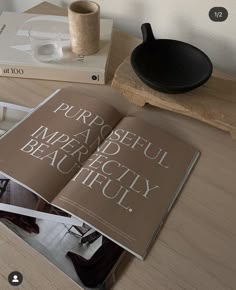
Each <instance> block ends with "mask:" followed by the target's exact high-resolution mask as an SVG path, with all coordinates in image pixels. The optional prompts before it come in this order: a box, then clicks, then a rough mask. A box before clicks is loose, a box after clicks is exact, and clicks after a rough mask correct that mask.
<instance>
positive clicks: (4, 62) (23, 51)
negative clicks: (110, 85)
mask: <svg viewBox="0 0 236 290" xmlns="http://www.w3.org/2000/svg"><path fill="white" fill-rule="evenodd" d="M40 21H41V22H44V23H45V22H47V23H48V25H49V27H50V26H51V25H54V26H55V25H56V26H57V27H58V29H59V31H60V35H61V41H62V48H63V57H62V59H60V60H59V61H55V62H48V63H43V62H39V61H37V60H36V59H34V57H33V54H32V48H31V42H30V38H29V29H30V27H31V26H32V24H34V23H38V22H40ZM112 26H113V21H112V20H111V19H101V22H100V49H99V51H98V52H97V53H96V54H94V55H90V56H81V55H76V54H74V53H72V52H71V48H70V35H69V26H68V18H67V17H66V16H52V15H37V14H27V13H16V12H3V13H2V14H1V16H0V47H1V53H0V75H1V76H4V77H20V78H36V79H47V80H59V81H70V82H81V83H94V84H104V83H105V81H106V70H107V65H108V60H109V54H110V47H111V36H112Z"/></svg>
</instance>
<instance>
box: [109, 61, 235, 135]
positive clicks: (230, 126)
mask: <svg viewBox="0 0 236 290" xmlns="http://www.w3.org/2000/svg"><path fill="white" fill-rule="evenodd" d="M112 87H113V88H115V89H117V90H119V91H120V92H121V93H122V94H123V95H124V96H126V97H127V98H128V99H129V100H130V101H131V102H132V103H135V104H137V105H139V106H144V105H145V104H147V103H148V104H150V105H153V106H156V107H160V108H163V109H166V110H169V111H173V112H177V113H180V114H183V115H186V116H189V117H192V118H196V119H198V120H201V121H203V122H206V123H208V124H210V125H212V126H215V127H217V128H219V129H222V130H224V131H227V132H229V133H230V134H231V136H232V138H233V139H236V79H235V78H233V77H230V76H227V75H224V74H222V73H219V72H216V71H215V72H214V73H213V75H212V77H211V78H210V80H209V81H208V82H207V83H206V84H204V85H203V86H201V87H199V88H197V89H195V90H193V91H190V92H188V93H185V94H164V93H160V92H158V91H155V90H153V89H151V88H149V87H148V86H147V85H145V84H144V83H143V82H142V81H141V80H140V79H139V78H138V77H137V76H136V74H135V73H134V71H133V69H132V66H131V64H130V58H127V59H126V60H125V61H124V62H123V63H122V64H121V65H120V66H119V67H118V69H117V70H116V73H115V76H114V78H113V81H112Z"/></svg>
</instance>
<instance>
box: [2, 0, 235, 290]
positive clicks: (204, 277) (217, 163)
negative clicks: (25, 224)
mask: <svg viewBox="0 0 236 290" xmlns="http://www.w3.org/2000/svg"><path fill="white" fill-rule="evenodd" d="M52 7H53V12H54V14H58V13H61V12H62V11H61V9H59V10H57V9H55V7H54V6H51V5H49V4H45V3H44V4H43V5H40V6H37V7H36V8H34V11H35V9H37V12H40V11H41V12H42V13H48V14H50V13H52V10H51V9H52ZM138 42H139V40H138V39H135V38H133V37H131V36H129V35H127V34H125V33H121V32H118V31H115V33H114V40H113V47H112V57H111V62H110V66H109V82H110V80H111V78H112V75H113V73H114V70H115V68H116V67H117V65H118V64H119V63H121V61H122V60H123V59H124V58H125V57H126V56H127V55H128V54H129V53H130V52H131V50H132V49H133V47H135V46H136V45H137V43H138ZM68 85H69V83H62V82H60V83H59V82H55V81H40V80H26V79H13V78H11V79H10V78H8V79H7V78H0V99H1V100H7V101H11V102H15V103H18V104H23V105H28V106H35V105H36V104H38V103H39V102H40V101H42V100H43V99H44V98H45V97H47V96H48V95H49V94H50V93H52V92H53V91H54V90H55V89H57V88H59V87H66V86H68ZM72 86H74V87H77V88H80V90H81V91H84V92H86V93H91V94H93V95H96V96H97V97H98V98H101V99H105V100H106V101H107V102H110V103H112V104H113V105H114V106H116V107H117V108H118V109H120V110H121V111H123V112H127V111H129V112H132V113H133V114H135V115H136V116H139V117H140V118H142V119H144V120H146V121H147V122H150V123H152V124H155V125H157V126H159V127H161V128H163V129H165V130H166V131H168V132H170V133H172V134H174V135H176V136H178V137H179V138H181V139H183V140H185V141H186V142H189V143H191V144H193V145H194V146H196V147H197V148H198V149H199V150H200V151H201V153H202V155H201V157H200V160H199V162H198V164H197V166H196V168H195V169H194V171H193V173H192V174H191V177H190V178H189V180H188V182H187V184H186V186H185V187H184V189H183V191H182V193H181V194H180V197H179V199H178V201H177V202H176V204H175V206H174V208H173V209H172V211H171V213H170V216H169V218H168V220H167V222H166V224H165V226H164V228H163V229H162V231H161V233H160V235H159V237H158V239H157V241H156V242H155V244H154V246H153V247H152V249H151V252H150V254H149V255H148V257H147V258H146V260H145V261H144V262H143V261H140V260H138V259H137V258H133V257H131V255H127V257H126V259H125V260H124V262H123V264H122V267H120V275H119V279H118V281H117V283H116V286H115V287H114V289H117V290H118V289H122V290H129V289H132V290H139V289H140V290H144V289H148V290H154V289H157V290H162V289H163V290H167V289H168V290H169V289H173V290H179V289H187V290H193V289H194V290H195V289H199V290H227V289H232V290H234V289H236V227H235V224H236V210H235V209H236V142H235V141H233V140H232V139H231V137H230V136H229V135H228V134H227V133H224V132H223V131H220V130H218V129H215V128H213V127H211V126H209V125H206V124H204V123H201V122H200V121H197V120H193V119H191V118H189V117H184V116H180V115H178V114H175V113H171V112H166V111H164V110H161V109H157V108H154V107H151V106H148V107H145V108H138V107H136V106H134V105H131V104H128V102H127V101H126V100H125V99H124V98H123V97H122V96H121V95H120V94H119V93H118V92H116V91H114V90H113V89H111V88H110V87H109V83H108V85H106V86H96V85H84V84H75V83H74V84H72ZM235 113H236V112H235ZM140 234H142V232H141V230H140ZM16 268H17V269H18V270H19V271H21V270H24V273H25V274H24V277H25V281H26V283H25V285H24V288H23V286H22V289H30V290H31V289H45V290H47V289H50V290H51V289H55V288H56V289H79V286H77V287H76V286H75V283H74V282H72V281H71V280H70V279H69V278H68V277H66V276H65V275H64V274H62V273H61V272H59V271H58V270H57V269H56V268H55V267H54V266H52V265H51V264H50V263H48V262H47V261H46V260H45V259H44V258H42V257H41V255H40V254H38V253H36V252H35V251H34V250H32V249H31V248H30V247H29V246H28V245H26V244H24V242H23V241H21V240H20V239H19V238H18V237H16V236H15V235H14V234H13V233H11V232H10V231H9V230H8V229H6V228H5V227H4V226H2V225H0V273H1V276H0V285H1V287H0V289H4V290H5V289H8V288H7V287H8V283H7V282H6V279H7V275H8V273H9V272H10V270H11V269H12V270H15V269H16ZM49 274H50V278H49ZM42 279H46V280H47V282H45V283H48V284H44V285H43V284H41V281H42ZM48 280H50V281H48ZM2 285H3V286H2ZM2 287H3V288H2ZM9 289H12V288H9Z"/></svg>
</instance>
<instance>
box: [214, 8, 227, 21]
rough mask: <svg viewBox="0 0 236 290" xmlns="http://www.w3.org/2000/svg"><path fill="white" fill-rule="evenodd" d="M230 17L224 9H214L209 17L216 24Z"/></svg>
mask: <svg viewBox="0 0 236 290" xmlns="http://www.w3.org/2000/svg"><path fill="white" fill-rule="evenodd" d="M228 16H229V13H228V11H227V9H226V8H224V7H213V8H211V10H210V11H209V17H210V19H211V20H212V21H214V22H223V21H225V20H226V19H227V18H228Z"/></svg>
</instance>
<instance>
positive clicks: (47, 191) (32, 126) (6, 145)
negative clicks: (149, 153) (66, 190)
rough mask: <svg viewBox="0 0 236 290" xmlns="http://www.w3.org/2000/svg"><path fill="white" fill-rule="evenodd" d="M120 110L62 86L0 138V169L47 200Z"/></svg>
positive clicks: (101, 137)
mask: <svg viewBox="0 0 236 290" xmlns="http://www.w3.org/2000/svg"><path fill="white" fill-rule="evenodd" d="M121 118H122V115H121V114H120V113H119V112H118V111H116V109H114V108H113V107H111V106H109V105H106V104H105V103H103V102H102V101H99V100H96V99H95V98H93V97H89V96H86V95H80V93H79V91H78V90H75V89H73V88H67V89H63V90H60V91H59V92H58V93H57V94H55V95H54V96H53V97H51V98H49V99H48V100H47V101H46V102H44V103H43V104H42V105H41V106H39V107H38V108H37V109H36V110H35V111H34V112H33V113H32V114H31V115H30V116H29V117H27V118H26V119H24V120H23V121H22V122H20V124H19V125H17V126H16V127H15V128H14V129H13V130H10V131H9V132H8V133H7V134H6V135H4V136H3V138H2V139H1V140H0V170H1V172H2V174H3V175H4V176H6V177H8V178H9V179H12V180H13V181H15V182H17V183H19V184H21V185H23V186H24V187H26V188H27V189H29V190H30V191H32V192H34V193H36V194H38V195H40V196H41V197H42V198H43V199H45V200H46V201H48V202H51V201H52V200H53V198H54V197H55V196H56V195H57V194H58V193H59V192H60V191H61V190H62V188H63V187H64V186H65V185H66V184H67V183H68V181H69V180H70V179H71V178H72V177H73V176H74V175H75V174H76V172H77V171H78V170H79V169H80V167H81V166H82V165H83V163H84V162H85V161H86V159H88V158H89V156H90V155H91V154H92V153H93V152H94V151H95V150H96V148H97V147H98V146H99V145H100V144H101V142H102V141H103V140H104V138H105V137H106V136H107V135H108V134H109V133H110V132H111V130H112V128H113V127H115V125H116V124H117V123H118V122H119V121H120V119H121Z"/></svg>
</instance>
